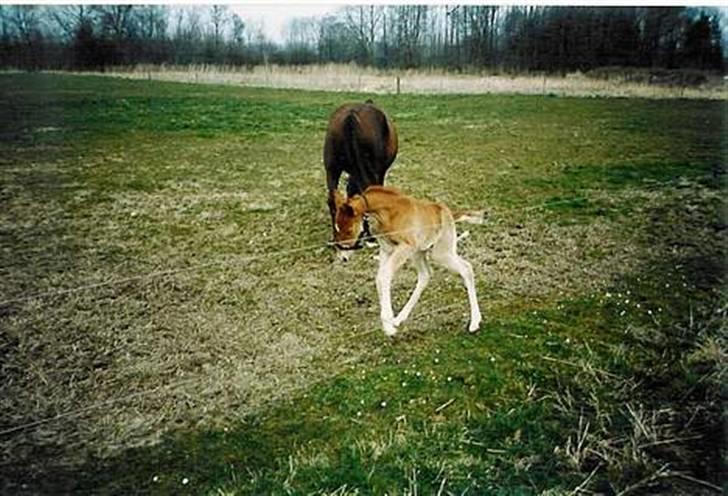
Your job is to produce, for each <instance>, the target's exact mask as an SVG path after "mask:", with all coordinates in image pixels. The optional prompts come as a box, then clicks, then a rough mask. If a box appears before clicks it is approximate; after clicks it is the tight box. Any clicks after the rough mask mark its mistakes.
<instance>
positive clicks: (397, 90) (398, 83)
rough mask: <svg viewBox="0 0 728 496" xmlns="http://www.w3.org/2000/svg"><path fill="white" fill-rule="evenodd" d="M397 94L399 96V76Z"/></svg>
mask: <svg viewBox="0 0 728 496" xmlns="http://www.w3.org/2000/svg"><path fill="white" fill-rule="evenodd" d="M397 94H398V95H399V76H397Z"/></svg>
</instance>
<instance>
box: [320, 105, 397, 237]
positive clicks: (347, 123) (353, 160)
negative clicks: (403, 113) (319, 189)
mask: <svg viewBox="0 0 728 496" xmlns="http://www.w3.org/2000/svg"><path fill="white" fill-rule="evenodd" d="M396 156H397V131H396V129H395V128H394V125H393V124H392V121H390V120H389V118H388V117H387V116H386V114H385V113H384V112H382V111H381V110H379V109H378V108H377V107H375V106H374V105H373V104H372V102H371V100H367V101H366V103H351V104H346V105H342V106H341V107H339V108H338V109H336V111H334V113H333V114H332V115H331V119H330V120H329V128H328V131H327V132H326V141H325V142H324V166H325V167H326V186H327V187H328V191H329V197H328V205H329V213H330V214H331V226H332V228H334V229H335V227H336V201H335V192H336V191H337V190H338V188H339V179H340V178H341V174H342V173H343V172H346V173H347V174H348V175H349V177H348V180H347V185H346V193H347V196H350V197H351V196H354V195H356V194H361V193H362V192H363V191H364V190H365V189H367V188H368V187H369V186H371V185H374V184H378V185H382V184H384V176H385V174H386V173H387V169H389V166H390V165H392V162H393V161H394V158H395V157H396Z"/></svg>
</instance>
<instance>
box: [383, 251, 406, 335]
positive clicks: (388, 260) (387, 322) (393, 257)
mask: <svg viewBox="0 0 728 496" xmlns="http://www.w3.org/2000/svg"><path fill="white" fill-rule="evenodd" d="M411 254H412V251H411V250H410V249H409V248H407V247H405V246H400V247H397V248H395V249H394V250H393V251H392V252H391V253H387V252H385V251H384V250H380V251H379V271H378V272H377V293H379V306H380V309H381V310H380V316H381V319H382V329H384V333H385V334H386V335H387V336H394V335H395V333H396V332H397V327H396V324H395V323H394V312H393V311H392V278H393V277H394V273H395V272H396V271H397V269H399V268H400V267H401V266H402V264H404V263H405V262H406V261H407V259H408V258H409V257H410V255H411Z"/></svg>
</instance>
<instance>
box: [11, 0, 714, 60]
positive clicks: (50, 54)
mask: <svg viewBox="0 0 728 496" xmlns="http://www.w3.org/2000/svg"><path fill="white" fill-rule="evenodd" d="M721 23H722V19H721V16H720V12H719V11H718V10H716V9H709V8H695V7H691V8H689V7H564V6H528V7H520V6H481V5H461V6H451V5H448V6H433V5H395V6H383V5H358V6H357V5H350V6H345V7H341V8H339V9H338V10H336V11H334V12H333V13H332V14H330V15H326V16H322V17H318V18H314V17H306V18H296V19H293V20H292V21H290V22H289V23H288V26H287V29H286V34H285V37H284V40H282V41H279V42H273V41H271V40H270V39H268V38H267V37H266V36H265V34H264V31H263V29H262V26H261V25H260V24H255V23H249V22H247V23H246V21H245V20H244V19H242V18H241V17H240V16H238V15H237V14H236V13H234V12H233V11H232V10H231V9H230V8H229V7H228V6H225V5H206V6H182V7H174V6H165V5H98V6H94V5H72V6H62V5H46V6H39V5H0V67H15V68H22V69H80V70H89V69H93V70H103V69H104V68H105V67H109V66H118V65H136V64H225V65H257V64H266V63H276V64H313V63H331V62H334V63H348V62H356V63H358V64H361V65H367V66H373V67H380V68H418V67H441V68H447V69H454V70H472V69H475V70H479V69H491V70H504V71H513V72H524V71H526V72H527V71H545V72H567V71H574V70H581V71H587V70H591V69H594V68H597V67H605V66H625V67H650V68H668V69H669V68H695V69H701V70H722V69H723V67H724V55H723V40H722V30H721V28H722V26H721Z"/></svg>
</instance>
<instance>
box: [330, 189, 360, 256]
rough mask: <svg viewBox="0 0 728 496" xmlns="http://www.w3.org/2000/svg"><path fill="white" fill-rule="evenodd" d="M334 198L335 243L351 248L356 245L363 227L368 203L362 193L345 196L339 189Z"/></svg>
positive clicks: (344, 248)
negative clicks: (349, 196)
mask: <svg viewBox="0 0 728 496" xmlns="http://www.w3.org/2000/svg"><path fill="white" fill-rule="evenodd" d="M334 199H335V201H336V218H335V220H334V244H335V245H336V246H337V247H338V248H340V249H343V250H350V249H352V248H354V247H355V246H356V243H357V241H358V239H359V234H361V231H362V229H363V224H364V214H365V213H366V204H365V202H364V199H363V198H362V197H361V196H360V195H355V196H352V197H351V198H344V197H343V195H342V194H341V193H339V192H338V191H336V192H335V193H334Z"/></svg>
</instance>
